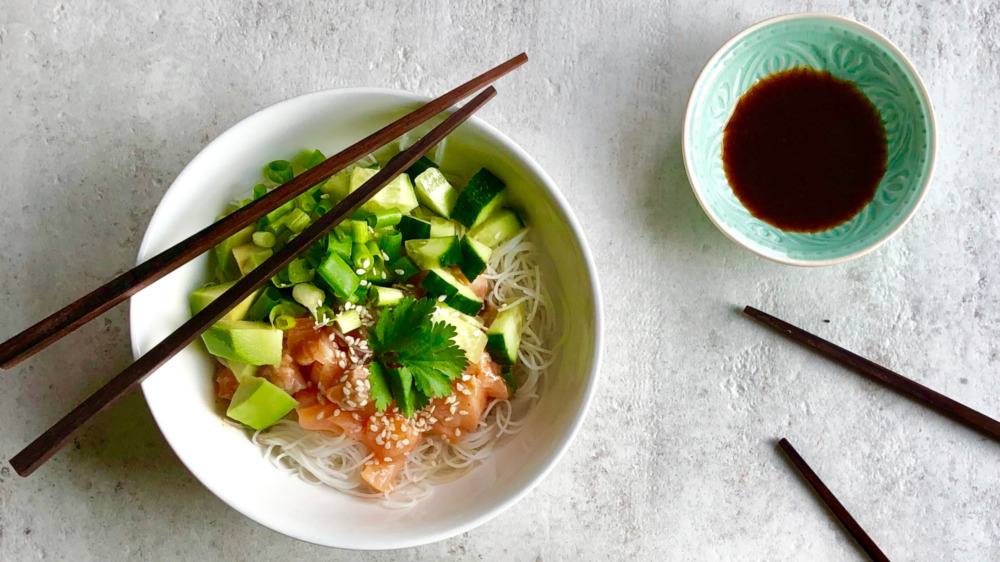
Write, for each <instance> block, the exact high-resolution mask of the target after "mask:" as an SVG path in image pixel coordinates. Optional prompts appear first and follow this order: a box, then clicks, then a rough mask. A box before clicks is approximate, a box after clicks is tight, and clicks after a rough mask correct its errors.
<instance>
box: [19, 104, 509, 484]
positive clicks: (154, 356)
mask: <svg viewBox="0 0 1000 562" xmlns="http://www.w3.org/2000/svg"><path fill="white" fill-rule="evenodd" d="M495 95H496V90H495V89H493V87H492V86H490V87H488V88H486V90H484V91H483V92H482V93H480V94H479V95H478V96H476V97H475V98H473V99H472V100H471V101H470V102H469V103H467V104H465V105H464V106H463V107H462V108H460V109H459V110H457V111H456V112H455V113H453V114H451V115H450V116H448V118H446V119H445V120H444V121H443V122H442V123H441V124H440V125H438V126H437V127H435V128H434V129H433V130H432V131H431V132H430V133H428V134H427V135H426V136H425V137H423V138H422V139H420V140H419V141H417V143H416V144H414V145H413V146H412V147H410V148H408V149H407V150H405V151H404V152H402V153H400V155H399V156H397V157H396V158H394V159H393V160H392V161H391V162H389V163H388V164H386V166H385V168H383V169H381V170H379V172H378V173H376V174H375V175H374V176H373V177H372V178H371V179H369V180H368V181H367V182H365V183H364V185H362V186H361V187H360V188H358V189H357V190H356V191H354V192H352V193H351V194H349V195H348V196H347V198H346V199H344V200H343V201H341V202H340V203H338V204H337V205H336V206H335V207H334V208H333V209H332V210H330V211H329V212H328V213H326V214H325V215H322V216H321V217H320V218H318V219H316V222H314V223H313V224H312V225H310V226H309V227H308V228H306V229H305V230H303V231H302V232H301V233H300V234H299V235H298V236H296V237H295V238H294V239H292V240H291V241H290V242H288V244H286V245H285V246H284V247H282V248H281V249H280V250H278V251H277V252H275V253H274V255H272V256H271V257H270V258H268V259H267V260H266V261H265V262H264V263H262V264H261V265H259V266H257V268H256V269H254V270H253V271H251V272H250V273H248V274H247V275H246V276H245V277H243V278H242V279H240V280H239V281H237V282H236V284H235V285H233V286H232V287H231V288H230V289H229V290H227V291H226V292H225V293H223V295H222V296H221V297H219V298H217V299H215V300H214V301H212V303H211V304H209V305H208V306H206V307H205V308H204V310H202V311H201V312H199V313H198V314H196V315H194V317H193V318H191V319H190V320H188V321H187V322H185V323H184V324H182V325H181V327H180V328H178V329H177V330H176V331H174V332H173V333H172V334H170V335H169V336H167V337H166V338H165V339H164V340H163V341H161V342H160V343H159V344H157V345H156V346H155V347H154V348H153V349H151V350H149V352H147V353H146V354H145V355H143V356H142V357H140V358H139V359H138V360H137V361H136V362H135V363H132V365H130V366H129V367H128V368H126V369H125V370H124V371H122V372H121V373H119V374H118V375H117V376H116V377H115V378H113V379H111V380H110V381H109V382H108V383H107V384H105V385H104V386H103V387H101V388H100V390H98V391H97V392H95V393H94V394H93V395H91V396H90V397H89V398H87V399H86V400H84V401H83V403H81V404H80V405H79V406H77V407H76V408H75V409H74V410H73V411H72V412H70V413H69V414H67V415H66V416H65V417H63V418H62V419H61V420H59V421H58V422H56V424H55V425H53V426H52V427H51V428H50V429H49V430H48V431H46V432H45V433H44V434H42V435H41V436H40V437H38V438H37V439H35V440H34V441H32V442H31V444H30V445H28V446H27V447H25V449H24V450H23V451H21V452H20V453H18V454H16V455H14V457H13V458H12V459H10V464H11V466H12V467H14V470H15V471H16V472H17V473H18V474H20V475H21V476H28V475H29V474H31V473H32V472H34V470H35V469H36V468H38V467H39V466H40V465H41V464H42V463H44V462H45V461H46V460H48V459H49V457H51V456H52V455H53V454H54V453H55V452H56V451H58V450H59V449H60V448H61V447H62V446H63V445H64V444H65V443H66V442H67V441H68V440H69V439H70V437H71V436H72V434H73V432H75V431H76V430H77V429H78V428H79V427H80V426H82V425H83V424H84V423H86V422H87V420H89V419H90V418H91V417H92V416H94V415H95V414H97V413H98V412H100V411H101V410H103V409H104V408H107V407H108V406H110V405H111V404H113V403H115V402H116V401H117V400H118V399H119V398H121V397H122V396H124V395H125V393H126V392H128V390H129V389H131V388H132V387H133V386H134V385H135V384H137V383H138V382H140V381H141V380H142V379H144V378H146V377H147V376H148V375H149V374H150V373H152V372H153V371H155V370H156V369H158V368H159V367H160V366H161V365H163V364H164V363H165V362H167V360H168V359H170V358H171V357H173V356H174V355H176V354H177V353H178V352H179V351H180V350H181V349H183V348H184V347H186V346H187V345H188V344H190V343H191V342H193V341H194V340H195V339H196V338H197V337H198V336H199V335H200V334H201V333H202V332H203V331H205V329H207V328H208V327H209V326H211V325H212V324H214V323H215V322H216V321H218V320H219V319H220V318H222V317H223V316H224V315H225V314H226V313H227V312H229V310H231V309H232V308H233V307H234V306H236V304H237V303H239V302H242V301H243V300H244V299H246V298H248V297H249V296H250V294H251V293H253V292H254V291H255V290H256V289H257V287H259V286H261V285H263V284H264V283H266V282H267V281H268V280H270V279H271V278H272V277H274V276H275V275H277V273H278V271H280V270H281V269H282V268H283V267H285V266H286V265H288V264H289V263H290V262H291V261H292V260H293V259H295V257H296V256H298V255H299V254H300V253H302V252H303V251H304V250H305V249H306V248H308V247H310V246H312V245H313V244H315V243H316V242H318V241H319V240H320V239H322V238H323V236H325V235H326V233H327V232H329V231H330V230H331V229H333V227H334V226H336V225H337V224H338V223H339V222H340V221H342V220H344V219H345V218H347V217H349V216H350V215H351V213H353V212H354V211H356V210H357V209H358V207H360V206H361V205H362V204H363V203H364V202H365V201H368V200H369V199H371V197H372V196H373V195H375V193H376V192H378V190H379V189H381V188H382V187H383V186H385V185H386V184H387V183H389V182H390V181H392V179H393V178H395V177H396V176H398V175H399V174H400V173H402V172H403V171H405V170H406V169H407V168H409V167H410V166H412V165H413V164H414V163H415V162H416V161H417V160H419V159H420V157H421V156H423V155H424V154H425V153H426V152H427V151H428V150H430V149H431V148H432V147H434V145H436V144H438V143H439V142H441V141H442V140H444V138H445V137H446V136H448V134H450V133H451V132H452V131H454V130H455V128H457V127H458V126H459V125H461V124H462V123H463V122H464V121H465V120H466V119H468V118H469V116H471V115H472V114H473V113H475V112H476V110H478V109H479V108H480V107H482V106H483V105H484V104H485V103H486V102H487V101H489V100H490V99H491V98H492V97H493V96H495Z"/></svg>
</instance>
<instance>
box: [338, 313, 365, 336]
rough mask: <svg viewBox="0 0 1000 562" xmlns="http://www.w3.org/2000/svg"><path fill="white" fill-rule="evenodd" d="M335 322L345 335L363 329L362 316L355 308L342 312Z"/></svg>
mask: <svg viewBox="0 0 1000 562" xmlns="http://www.w3.org/2000/svg"><path fill="white" fill-rule="evenodd" d="M333 321H334V322H336V323H337V327H338V328H340V331H341V332H343V333H345V334H346V333H347V332H353V331H354V330H357V329H358V328H360V327H361V315H360V314H359V313H358V311H357V309H355V308H352V309H350V310H345V311H343V312H341V313H340V314H338V315H337V317H336V318H334V319H333Z"/></svg>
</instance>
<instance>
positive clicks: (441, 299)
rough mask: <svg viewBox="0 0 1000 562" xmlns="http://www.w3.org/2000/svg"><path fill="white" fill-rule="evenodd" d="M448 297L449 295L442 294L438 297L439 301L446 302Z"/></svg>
mask: <svg viewBox="0 0 1000 562" xmlns="http://www.w3.org/2000/svg"><path fill="white" fill-rule="evenodd" d="M446 298H448V297H447V296H445V295H441V296H440V297H438V302H444V299H446Z"/></svg>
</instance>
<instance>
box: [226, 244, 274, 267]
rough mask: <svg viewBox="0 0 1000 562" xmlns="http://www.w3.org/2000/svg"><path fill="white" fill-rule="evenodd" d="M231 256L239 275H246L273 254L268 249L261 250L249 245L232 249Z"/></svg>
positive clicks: (256, 246)
mask: <svg viewBox="0 0 1000 562" xmlns="http://www.w3.org/2000/svg"><path fill="white" fill-rule="evenodd" d="M232 254H233V258H234V259H235V260H236V265H237V266H238V267H239V269H240V274H242V275H246V274H247V273H250V272H251V271H253V270H254V269H255V268H256V267H257V266H258V265H260V264H262V263H264V261H266V260H267V258H269V257H271V255H272V254H274V252H273V251H271V250H270V249H269V248H261V247H260V246H258V245H256V244H253V243H250V244H243V245H241V246H236V247H235V248H233V251H232Z"/></svg>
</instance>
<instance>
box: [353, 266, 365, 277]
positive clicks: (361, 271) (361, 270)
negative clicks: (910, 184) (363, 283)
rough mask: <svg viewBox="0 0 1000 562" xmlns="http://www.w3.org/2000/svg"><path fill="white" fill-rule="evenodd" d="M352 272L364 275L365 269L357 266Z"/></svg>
mask: <svg viewBox="0 0 1000 562" xmlns="http://www.w3.org/2000/svg"><path fill="white" fill-rule="evenodd" d="M354 273H357V274H358V275H364V274H365V270H363V269H361V268H360V267H359V268H357V269H355V270H354Z"/></svg>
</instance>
